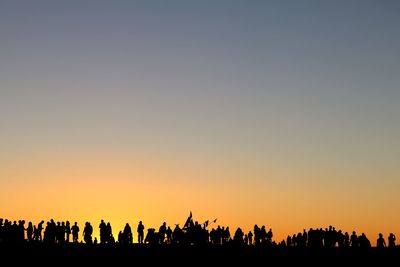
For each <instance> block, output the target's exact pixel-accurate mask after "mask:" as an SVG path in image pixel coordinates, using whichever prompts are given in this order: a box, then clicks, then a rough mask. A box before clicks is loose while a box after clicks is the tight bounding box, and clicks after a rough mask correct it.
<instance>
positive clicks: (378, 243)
mask: <svg viewBox="0 0 400 267" xmlns="http://www.w3.org/2000/svg"><path fill="white" fill-rule="evenodd" d="M376 247H377V248H384V247H386V242H385V239H384V238H383V235H382V233H379V237H378V239H377V240H376Z"/></svg>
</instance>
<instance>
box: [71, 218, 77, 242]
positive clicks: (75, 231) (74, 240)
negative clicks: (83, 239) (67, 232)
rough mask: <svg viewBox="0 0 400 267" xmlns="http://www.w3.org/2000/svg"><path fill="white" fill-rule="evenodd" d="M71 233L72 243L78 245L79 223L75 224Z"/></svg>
mask: <svg viewBox="0 0 400 267" xmlns="http://www.w3.org/2000/svg"><path fill="white" fill-rule="evenodd" d="M71 232H72V242H74V243H77V242H78V234H79V226H78V223H77V222H75V223H74V225H73V226H72V228H71Z"/></svg>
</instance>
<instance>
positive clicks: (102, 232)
mask: <svg viewBox="0 0 400 267" xmlns="http://www.w3.org/2000/svg"><path fill="white" fill-rule="evenodd" d="M99 229H100V244H104V243H105V242H106V231H107V230H106V224H105V223H104V220H101V222H100V225H99Z"/></svg>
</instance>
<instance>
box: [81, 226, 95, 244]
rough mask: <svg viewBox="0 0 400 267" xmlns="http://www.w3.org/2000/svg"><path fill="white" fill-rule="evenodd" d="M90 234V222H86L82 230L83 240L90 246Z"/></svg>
mask: <svg viewBox="0 0 400 267" xmlns="http://www.w3.org/2000/svg"><path fill="white" fill-rule="evenodd" d="M92 234H93V227H92V225H90V222H86V224H85V228H83V240H85V243H86V244H92V242H93V241H92Z"/></svg>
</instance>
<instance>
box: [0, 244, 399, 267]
mask: <svg viewBox="0 0 400 267" xmlns="http://www.w3.org/2000/svg"><path fill="white" fill-rule="evenodd" d="M0 257H1V262H2V263H8V264H4V265H3V264H1V265H2V266H21V265H27V266H66V265H70V266H71V265H73V266H160V265H164V266H191V265H192V266H199V265H202V266H228V265H231V266H251V265H257V266H363V265H364V266H385V265H386V266H400V248H399V247H397V248H395V249H377V248H371V249H368V250H359V249H351V248H349V249H338V248H334V249H309V248H307V249H304V248H303V249H301V248H277V247H276V248H265V247H264V248H263V247H215V246H213V247H194V246H189V247H174V246H157V247H150V246H146V245H145V246H140V245H137V244H134V245H131V246H126V247H120V246H107V245H96V246H93V245H92V246H88V245H85V244H68V245H63V246H61V245H51V246H49V245H46V244H42V243H37V244H28V243H25V244H21V245H9V244H8V245H6V244H0Z"/></svg>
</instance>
